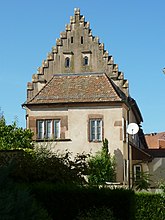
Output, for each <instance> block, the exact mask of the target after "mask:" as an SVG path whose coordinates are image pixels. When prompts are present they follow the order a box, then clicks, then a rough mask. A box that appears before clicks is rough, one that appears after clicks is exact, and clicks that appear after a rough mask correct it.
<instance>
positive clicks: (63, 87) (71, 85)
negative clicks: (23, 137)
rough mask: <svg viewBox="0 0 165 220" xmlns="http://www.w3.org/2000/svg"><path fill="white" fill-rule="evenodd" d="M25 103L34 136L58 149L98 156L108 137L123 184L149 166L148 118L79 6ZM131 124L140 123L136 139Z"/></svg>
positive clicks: (28, 126) (118, 174) (31, 88)
mask: <svg viewBox="0 0 165 220" xmlns="http://www.w3.org/2000/svg"><path fill="white" fill-rule="evenodd" d="M23 107H24V108H25V109H26V120H27V128H30V129H31V130H33V131H34V140H36V141H38V142H42V141H52V143H53V144H54V150H55V151H56V150H60V151H64V150H65V149H68V150H69V151H71V152H73V154H76V153H82V152H86V153H92V154H94V153H95V152H97V151H98V150H99V149H100V148H101V147H102V141H103V139H104V138H106V139H108V141H109V151H110V153H111V154H113V155H115V157H116V162H117V168H116V171H117V181H118V182H121V183H122V184H126V185H130V184H131V179H132V175H134V174H135V175H136V172H137V171H139V170H147V169H148V168H147V165H146V164H147V162H148V161H149V160H150V156H149V155H148V154H147V153H146V152H145V151H144V149H146V148H147V145H146V142H145V138H144V134H143V131H142V129H141V122H142V121H143V119H142V116H141V113H140V110H139V108H138V106H137V104H136V101H135V100H134V99H133V98H131V97H130V95H129V85H128V81H127V80H126V79H125V78H124V74H123V73H122V72H120V71H119V69H118V65H117V64H115V63H114V60H113V57H112V56H111V55H109V54H108V51H107V50H105V49H104V44H103V43H100V42H99V38H98V37H94V36H93V35H92V31H91V29H90V24H89V22H86V21H85V18H84V16H82V15H81V14H80V10H79V9H75V10H74V16H72V17H71V18H70V23H69V24H67V25H66V29H65V31H64V32H62V33H61V34H60V38H59V39H57V40H56V45H55V46H53V48H52V51H51V52H50V53H49V54H48V56H47V58H46V60H44V61H43V63H42V66H41V67H39V68H38V70H37V73H36V74H34V75H33V76H32V82H29V83H28V85H27V101H26V102H25V103H24V104H23ZM130 122H134V123H136V124H138V126H139V127H140V130H139V132H138V134H136V135H134V136H133V137H132V136H131V135H130V137H129V136H128V135H127V134H126V128H127V125H128V124H129V123H130ZM133 172H134V173H133Z"/></svg>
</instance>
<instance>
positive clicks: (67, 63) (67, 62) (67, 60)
mask: <svg viewBox="0 0 165 220" xmlns="http://www.w3.org/2000/svg"><path fill="white" fill-rule="evenodd" d="M65 67H66V68H69V67H70V58H69V57H66V58H65Z"/></svg>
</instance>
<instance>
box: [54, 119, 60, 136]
mask: <svg viewBox="0 0 165 220" xmlns="http://www.w3.org/2000/svg"><path fill="white" fill-rule="evenodd" d="M54 138H55V139H57V138H60V120H54Z"/></svg>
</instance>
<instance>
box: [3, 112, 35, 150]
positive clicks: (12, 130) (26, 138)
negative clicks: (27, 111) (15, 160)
mask: <svg viewBox="0 0 165 220" xmlns="http://www.w3.org/2000/svg"><path fill="white" fill-rule="evenodd" d="M32 136H33V133H32V132H31V130H29V129H23V128H18V127H17V125H16V122H14V123H13V124H11V125H7V124H6V121H5V118H4V116H3V115H1V116H0V150H10V149H19V148H32V147H33V142H32Z"/></svg>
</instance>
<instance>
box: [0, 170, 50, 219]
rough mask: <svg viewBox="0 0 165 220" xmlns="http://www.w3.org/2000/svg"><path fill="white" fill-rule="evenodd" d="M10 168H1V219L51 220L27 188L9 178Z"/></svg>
mask: <svg viewBox="0 0 165 220" xmlns="http://www.w3.org/2000/svg"><path fill="white" fill-rule="evenodd" d="M9 172H10V168H9V167H7V168H4V167H3V168H0V219H1V220H15V219H17V220H29V219H30V220H39V219H40V220H50V219H51V218H50V217H49V216H48V213H47V211H46V210H44V209H43V208H41V206H40V205H39V204H38V203H37V202H36V200H35V199H34V198H33V197H32V196H31V195H30V192H29V190H28V189H27V188H24V187H22V186H20V185H17V184H15V183H14V182H13V181H12V180H10V179H9V178H8V175H9Z"/></svg>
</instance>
